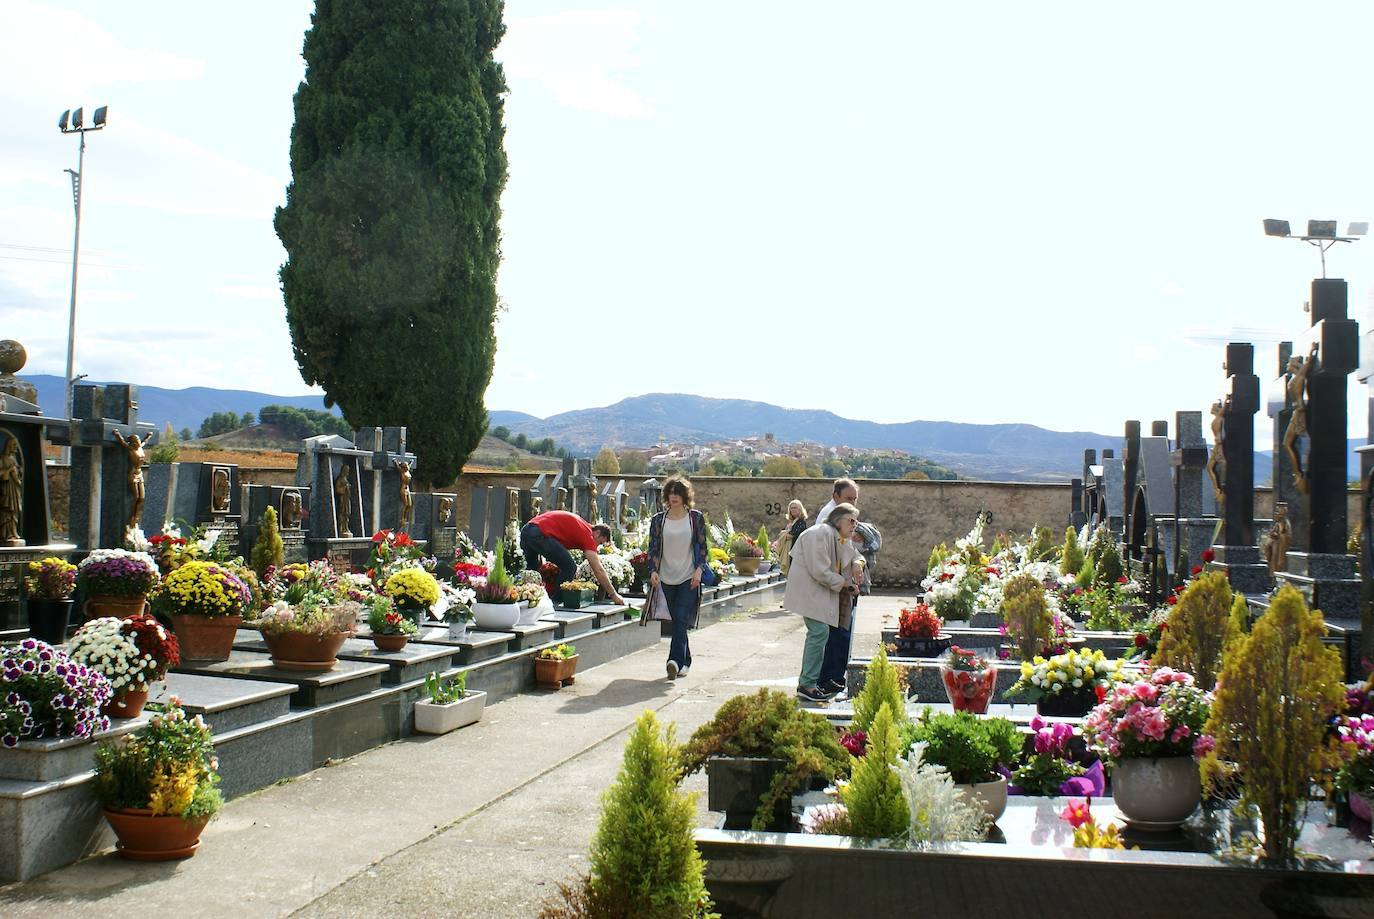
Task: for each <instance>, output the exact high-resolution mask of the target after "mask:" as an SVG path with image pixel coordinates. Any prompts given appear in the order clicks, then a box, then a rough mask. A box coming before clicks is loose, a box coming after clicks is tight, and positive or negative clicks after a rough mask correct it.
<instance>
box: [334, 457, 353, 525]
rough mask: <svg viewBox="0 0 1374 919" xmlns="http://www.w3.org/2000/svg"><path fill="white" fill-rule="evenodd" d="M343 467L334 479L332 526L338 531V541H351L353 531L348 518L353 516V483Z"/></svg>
mask: <svg viewBox="0 0 1374 919" xmlns="http://www.w3.org/2000/svg"><path fill="white" fill-rule="evenodd" d="M348 469H349V467H348V466H347V465H345V466H344V467H343V468H342V469H340V470H339V474H338V475H337V476H335V478H334V526H335V528H336V529H337V530H338V531H339V533H338V537H339V539H352V538H353V530H352V529H351V528H350V527H349V525H348V521H349V518H350V517H352V516H353V483H352V481H351V480H350V478H349V474H348Z"/></svg>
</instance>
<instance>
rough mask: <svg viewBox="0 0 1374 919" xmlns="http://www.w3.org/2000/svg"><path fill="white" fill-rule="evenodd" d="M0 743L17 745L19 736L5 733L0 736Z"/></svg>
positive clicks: (11, 745)
mask: <svg viewBox="0 0 1374 919" xmlns="http://www.w3.org/2000/svg"><path fill="white" fill-rule="evenodd" d="M0 744H4V745H5V746H7V747H11V748H13V747H17V746H19V738H18V737H15V736H14V735H13V734H6V735H5V736H3V737H0Z"/></svg>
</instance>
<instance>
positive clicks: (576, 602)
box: [559, 579, 596, 609]
mask: <svg viewBox="0 0 1374 919" xmlns="http://www.w3.org/2000/svg"><path fill="white" fill-rule="evenodd" d="M595 600H596V582H595V581H583V580H580V579H575V580H572V581H564V582H563V588H562V592H561V594H560V596H559V601H560V605H561V606H562V607H563V608H564V609H581V608H582V607H584V606H590V605H591V604H592V603H593V601H595Z"/></svg>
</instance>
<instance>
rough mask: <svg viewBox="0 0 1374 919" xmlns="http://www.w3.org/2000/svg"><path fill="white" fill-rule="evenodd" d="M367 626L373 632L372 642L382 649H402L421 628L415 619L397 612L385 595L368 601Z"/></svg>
mask: <svg viewBox="0 0 1374 919" xmlns="http://www.w3.org/2000/svg"><path fill="white" fill-rule="evenodd" d="M367 627H368V629H369V630H370V631H371V632H372V643H373V644H374V645H376V646H377V648H378V649H379V650H382V651H399V650H401V649H402V648H404V647H405V646H406V642H407V641H409V640H410V636H412V635H414V634H415V633H416V632H418V631H419V630H420V628H419V626H417V625H416V624H415V622H414V620H412V619H411V618H410V617H409V616H404V615H402V614H401V613H399V612H397V611H396V609H395V607H393V606H392V604H391V600H390V599H389V598H387V597H383V596H375V597H373V598H372V599H371V600H370V601H369V602H368V604H367Z"/></svg>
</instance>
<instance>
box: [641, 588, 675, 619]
mask: <svg viewBox="0 0 1374 919" xmlns="http://www.w3.org/2000/svg"><path fill="white" fill-rule="evenodd" d="M643 618H644V619H646V620H647V619H654V620H658V621H664V622H667V621H671V620H672V618H673V614H672V613H670V612H668V598H667V597H665V596H664V595H663V588H662V587H656V588H653V589H651V590H650V591H649V599H648V600H647V601H645V603H644V617H643Z"/></svg>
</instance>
